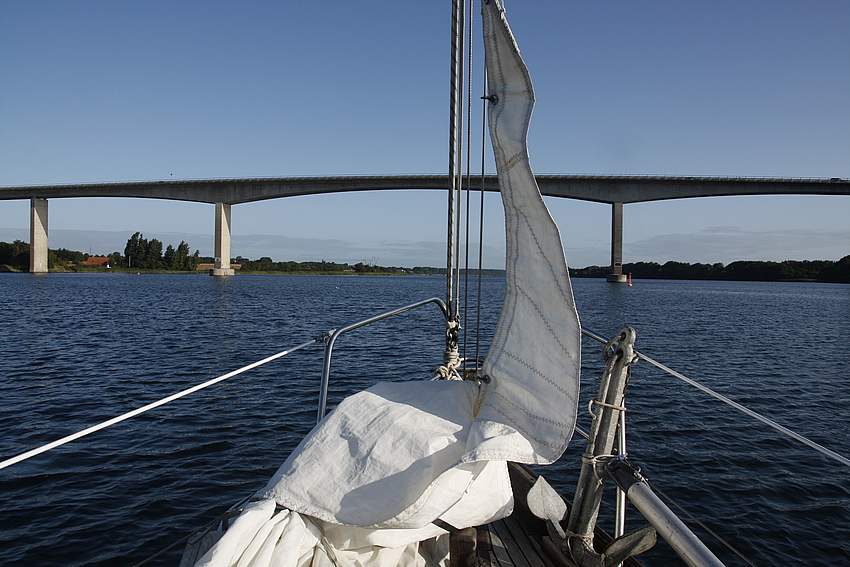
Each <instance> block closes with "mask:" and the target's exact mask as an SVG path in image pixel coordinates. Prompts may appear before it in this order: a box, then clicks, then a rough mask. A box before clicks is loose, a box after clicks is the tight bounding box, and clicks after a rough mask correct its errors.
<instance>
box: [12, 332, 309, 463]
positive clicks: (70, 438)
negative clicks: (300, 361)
mask: <svg viewBox="0 0 850 567" xmlns="http://www.w3.org/2000/svg"><path fill="white" fill-rule="evenodd" d="M317 340H318V339H313V340H312V341H308V342H306V343H304V344H300V345H298V346H297V347H295V348H291V349H289V350H285V351H282V352H279V353H277V354H274V355H272V356H270V357H268V358H264V359H262V360H259V361H257V362H254V363H252V364H249V365H248V366H243V367H242V368H240V369H238V370H234V371H233V372H229V373H227V374H223V375H221V376H219V377H217V378H213V379H212V380H208V381H206V382H204V383H203V384H198V385H197V386H193V387H191V388H187V389H186V390H183V391H182V392H178V393H176V394H172V395H171V396H168V397H166V398H162V399H161V400H159V401H156V402H153V403H151V404H148V405H146V406H143V407H140V408H138V409H134V410H133V411H129V412H127V413H125V414H123V415H119V416H118V417H113V418H112V419H110V420H107V421H104V422H103V423H99V424H97V425H94V426H92V427H89V428H87V429H83V430H82V431H78V432H77V433H73V434H71V435H68V436H67V437H63V438H61V439H57V440H56V441H53V442H52V443H48V444H47V445H42V446H41V447H38V448H36V449H32V450H31V451H27V452H26V453H21V454H20V455H18V456H16V457H12V458H10V459H6V460H5V461H2V462H0V469H5V468H6V467H9V466H12V465H14V464H16V463H20V462H21V461H25V460H26V459H29V458H30V457H35V456H36V455H40V454H41V453H44V452H45V451H49V450H51V449H55V448H56V447H59V446H61V445H64V444H66V443H70V442H71V441H74V440H76V439H79V438H80V437H85V436H86V435H90V434H92V433H94V432H95V431H100V430H101V429H105V428H107V427H109V426H111V425H115V424H116V423H120V422H122V421H124V420H126V419H130V418H131V417H135V416H137V415H139V414H142V413H145V412H146V411H148V410H152V409H154V408H157V407H159V406H161V405H164V404H167V403H168V402H172V401H174V400H176V399H178V398H182V397H183V396H187V395H189V394H192V393H194V392H197V391H198V390H202V389H204V388H206V387H208V386H212V385H213V384H218V383H219V382H222V381H224V380H227V379H228V378H232V377H234V376H236V375H237V374H242V373H243V372H246V371H248V370H251V369H252V368H256V367H258V366H260V365H263V364H266V363H267V362H271V361H273V360H276V359H278V358H280V357H282V356H285V355H287V354H289V353H291V352H295V351H296V350H298V349H301V348H304V347H305V346H308V345H311V344H313V343H315V342H316V341H317Z"/></svg>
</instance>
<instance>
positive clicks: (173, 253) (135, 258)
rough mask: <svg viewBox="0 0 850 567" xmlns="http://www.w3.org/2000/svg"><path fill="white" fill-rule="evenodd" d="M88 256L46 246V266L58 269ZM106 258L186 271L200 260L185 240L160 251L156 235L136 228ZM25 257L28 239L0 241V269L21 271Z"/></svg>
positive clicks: (118, 264) (114, 263) (121, 264)
mask: <svg viewBox="0 0 850 567" xmlns="http://www.w3.org/2000/svg"><path fill="white" fill-rule="evenodd" d="M91 257H92V255H91V254H86V253H84V252H77V251H74V250H68V249H66V248H59V249H58V250H52V249H48V250H47V267H48V269H56V270H59V271H62V270H72V271H77V270H79V269H80V268H82V267H83V266H85V265H86V261H87V260H88V259H89V258H91ZM97 257H102V256H97ZM106 258H108V263H109V266H110V267H112V268H126V269H140V270H141V269H145V270H171V271H186V272H194V271H196V270H197V268H198V264H199V263H200V261H201V260H200V257H199V252H198V251H197V250H195V253H194V254H192V255H190V254H189V245H188V244H186V242H180V244H179V245H178V246H177V248H174V247H173V246H172V245H171V244H169V245H168V246H167V247H166V248H165V251H164V252H163V249H162V242H160V241H159V240H157V239H156V238H154V239H152V240H148V239H147V238H145V237H144V236H143V235H142V234H141V233H140V232H137V233H135V234H134V235H133V236H131V237H130V239H129V240H127V246H125V247H124V254H123V255H122V254H121V253H120V252H113V253H112V254H109V255H107V256H106ZM29 261H30V245H29V243H27V242H24V241H23V240H15V241H14V242H11V243H9V242H0V270H2V271H21V272H25V271H27V270H28V269H29ZM91 269H96V268H91Z"/></svg>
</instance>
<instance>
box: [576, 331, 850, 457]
mask: <svg viewBox="0 0 850 567" xmlns="http://www.w3.org/2000/svg"><path fill="white" fill-rule="evenodd" d="M581 332H582V334H583V335H587V336H588V337H590V338H592V339H596V340H597V341H600V342H603V343H607V341H606V340H605V339H603V338H602V337H601V336H600V335H598V334H596V333H594V332H591V331H588V330H587V329H582V330H581ZM635 355H636V356H637V357H638V358H640V359H642V360H645V361H647V362H648V363H650V364H652V365H653V366H655V367H657V368H660V369H661V370H663V371H664V372H667V373H668V374H670V375H671V376H675V377H676V378H678V379H680V380H682V381H684V382H686V383H688V384H690V385H691V386H694V387H695V388H698V389H700V390H702V391H703V392H705V393H706V394H708V395H710V396H712V397H714V398H717V399H718V400H720V401H721V402H723V403H725V404H728V405H730V406H732V407H733V408H735V409H737V410H738V411H740V412H743V413H745V414H747V415H749V416H750V417H754V418H756V419H757V420H759V421H761V422H762V423H764V424H766V425H769V426H770V427H772V428H774V429H775V430H777V431H779V432H780V433H782V434H784V435H786V436H788V437H791V438H792V439H795V440H797V441H800V442H801V443H805V444H806V445H808V446H809V447H811V448H813V449H815V450H817V451H820V452H821V453H823V454H824V455H826V456H827V457H830V458H832V459H834V460H836V461H838V462H839V463H841V464H843V465H847V466H849V467H850V459H848V458H847V457H845V456H843V455H839V454H838V453H836V452H835V451H832V450H831V449H827V448H826V447H824V446H823V445H821V444H819V443H815V442H814V441H812V440H811V439H809V438H808V437H804V436H803V435H800V434H799V433H796V432H794V431H791V430H790V429H788V428H787V427H785V426H783V425H779V424H778V423H776V422H775V421H773V420H772V419H770V418H767V417H765V416H763V415H762V414H760V413H758V412H756V411H753V410H751V409H750V408H748V407H746V406H743V405H741V404H739V403H738V402H735V401H732V400H730V399H729V398H727V397H726V396H724V395H723V394H720V393H718V392H715V391H714V390H712V389H711V388H709V387H708V386H704V385H702V384H700V383H699V382H697V381H696V380H693V379H691V378H688V377H687V376H685V375H684V374H681V373H679V372H676V371H675V370H673V369H672V368H669V367H668V366H665V365H663V364H661V363H660V362H658V361H656V360H653V359H651V358H649V357H648V356H646V355H645V354H641V353H639V352H638V351H635Z"/></svg>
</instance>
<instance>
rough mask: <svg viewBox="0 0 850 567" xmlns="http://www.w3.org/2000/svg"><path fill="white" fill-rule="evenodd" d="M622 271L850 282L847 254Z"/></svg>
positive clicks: (646, 265) (592, 272) (598, 269)
mask: <svg viewBox="0 0 850 567" xmlns="http://www.w3.org/2000/svg"><path fill="white" fill-rule="evenodd" d="M610 273H611V267H610V266H588V267H586V268H570V275H571V276H573V277H577V278H604V277H605V276H606V275H608V274H610ZM623 273H624V274H631V275H632V277H633V278H636V279H664V280H729V281H772V282H775V281H815V282H832V283H850V256H844V257H843V258H841V259H840V260H838V261H832V260H785V261H784V262H762V261H751V260H742V261H739V262H732V263H730V264H726V265H724V264H722V263H716V264H699V263H697V264H688V263H685V262H673V261H670V262H667V263H665V264H658V263H656V262H635V263H628V264H623Z"/></svg>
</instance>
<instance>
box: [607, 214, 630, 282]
mask: <svg viewBox="0 0 850 567" xmlns="http://www.w3.org/2000/svg"><path fill="white" fill-rule="evenodd" d="M605 279H606V281H609V282H612V283H626V276H625V275H624V274H623V203H611V273H610V274H608V277H607V278H605Z"/></svg>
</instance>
